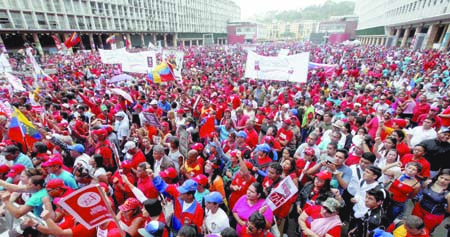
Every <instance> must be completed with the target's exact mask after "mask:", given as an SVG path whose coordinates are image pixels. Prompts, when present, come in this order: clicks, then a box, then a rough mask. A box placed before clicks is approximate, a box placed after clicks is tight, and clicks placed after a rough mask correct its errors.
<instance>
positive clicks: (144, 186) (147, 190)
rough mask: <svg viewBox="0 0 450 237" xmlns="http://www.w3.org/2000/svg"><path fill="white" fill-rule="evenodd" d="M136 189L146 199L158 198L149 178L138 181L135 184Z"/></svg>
mask: <svg viewBox="0 0 450 237" xmlns="http://www.w3.org/2000/svg"><path fill="white" fill-rule="evenodd" d="M137 188H138V189H140V190H141V191H142V192H143V193H144V195H145V196H146V197H147V198H158V190H157V189H156V188H155V186H154V185H153V182H152V179H151V178H150V176H147V177H145V178H143V179H139V180H138V182H137Z"/></svg>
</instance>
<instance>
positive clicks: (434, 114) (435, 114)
mask: <svg viewBox="0 0 450 237" xmlns="http://www.w3.org/2000/svg"><path fill="white" fill-rule="evenodd" d="M438 113H439V108H438V107H435V106H433V107H431V109H430V112H428V113H427V114H422V115H420V116H419V117H418V118H417V123H418V125H419V126H422V124H423V121H424V120H425V119H426V118H427V117H431V118H434V125H433V127H434V129H436V131H439V130H440V129H441V126H442V119H441V118H440V117H439V116H438Z"/></svg>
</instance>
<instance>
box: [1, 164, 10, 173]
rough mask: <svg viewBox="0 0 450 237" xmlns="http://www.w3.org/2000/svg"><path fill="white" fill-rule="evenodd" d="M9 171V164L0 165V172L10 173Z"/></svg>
mask: <svg viewBox="0 0 450 237" xmlns="http://www.w3.org/2000/svg"><path fill="white" fill-rule="evenodd" d="M8 172H9V166H7V165H0V173H2V174H4V173H8Z"/></svg>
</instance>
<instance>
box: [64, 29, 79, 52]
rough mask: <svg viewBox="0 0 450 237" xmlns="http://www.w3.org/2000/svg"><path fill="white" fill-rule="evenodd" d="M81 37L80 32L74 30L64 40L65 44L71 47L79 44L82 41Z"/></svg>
mask: <svg viewBox="0 0 450 237" xmlns="http://www.w3.org/2000/svg"><path fill="white" fill-rule="evenodd" d="M80 41H81V39H80V37H78V34H77V33H76V32H73V34H72V35H71V36H70V37H69V38H67V40H66V41H65V42H64V45H65V46H66V47H67V48H68V49H70V48H72V47H73V46H75V45H77V44H78V43H80Z"/></svg>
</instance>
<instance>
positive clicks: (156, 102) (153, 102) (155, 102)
mask: <svg viewBox="0 0 450 237" xmlns="http://www.w3.org/2000/svg"><path fill="white" fill-rule="evenodd" d="M157 104H158V101H156V100H152V101H151V102H150V105H157Z"/></svg>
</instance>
